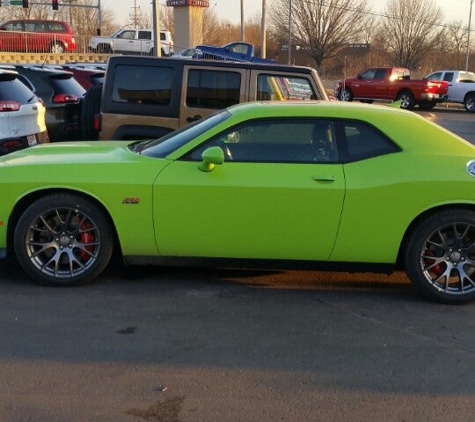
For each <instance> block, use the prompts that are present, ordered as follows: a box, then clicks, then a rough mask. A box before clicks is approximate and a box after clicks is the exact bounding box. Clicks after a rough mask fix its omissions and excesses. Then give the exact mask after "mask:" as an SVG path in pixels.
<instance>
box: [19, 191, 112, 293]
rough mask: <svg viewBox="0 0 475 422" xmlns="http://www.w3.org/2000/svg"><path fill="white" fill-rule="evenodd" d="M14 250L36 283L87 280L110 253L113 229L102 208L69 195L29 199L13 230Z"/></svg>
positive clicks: (107, 261)
mask: <svg viewBox="0 0 475 422" xmlns="http://www.w3.org/2000/svg"><path fill="white" fill-rule="evenodd" d="M14 247H15V253H16V256H17V258H18V261H19V263H20V265H21V267H22V268H23V269H24V271H25V272H26V273H27V274H28V275H30V276H31V277H32V278H33V279H34V280H35V281H37V282H38V283H40V284H45V285H50V286H67V285H77V284H84V283H87V282H90V281H92V280H93V279H94V278H95V277H97V276H98V275H99V274H100V273H101V272H102V271H103V270H104V268H105V267H106V266H107V264H108V263H109V261H110V258H111V256H112V250H113V233H112V228H111V224H110V222H109V220H108V218H107V217H106V216H105V214H104V212H103V211H101V210H100V209H99V208H98V207H97V206H96V205H95V204H94V203H93V202H91V201H90V200H88V199H85V198H82V197H81V196H78V195H74V194H64V193H63V194H52V195H48V196H45V197H43V198H40V199H38V200H37V201H35V202H34V203H32V204H31V205H30V206H29V207H28V208H27V209H26V210H25V212H24V213H23V214H22V216H21V217H20V219H19V221H18V224H17V226H16V228H15V240H14Z"/></svg>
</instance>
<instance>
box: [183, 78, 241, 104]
mask: <svg viewBox="0 0 475 422" xmlns="http://www.w3.org/2000/svg"><path fill="white" fill-rule="evenodd" d="M240 87H241V75H240V74H239V73H237V72H223V71H216V70H201V69H200V70H190V72H189V74H188V86H187V92H186V105H187V106H188V107H201V108H213V109H218V110H219V109H223V108H226V107H229V106H232V105H234V104H238V103H239V94H240Z"/></svg>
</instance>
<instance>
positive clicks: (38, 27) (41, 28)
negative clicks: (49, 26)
mask: <svg viewBox="0 0 475 422" xmlns="http://www.w3.org/2000/svg"><path fill="white" fill-rule="evenodd" d="M33 31H34V32H47V30H46V28H45V24H44V23H43V22H36V23H35V25H34V27H33Z"/></svg>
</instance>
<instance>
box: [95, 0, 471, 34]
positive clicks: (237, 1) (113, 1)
mask: <svg viewBox="0 0 475 422" xmlns="http://www.w3.org/2000/svg"><path fill="white" fill-rule="evenodd" d="M243 1H244V3H243V5H244V18H245V19H246V17H251V16H254V15H256V14H257V15H258V16H260V14H261V11H262V1H261V0H243ZM271 1H272V0H267V4H269V3H270V2H271ZM435 1H436V3H437V4H438V6H439V7H440V8H441V9H442V12H443V13H444V17H445V19H444V20H445V22H452V21H455V20H462V21H466V22H467V25H468V16H469V12H470V0H435ZM209 3H210V8H214V9H215V10H216V14H217V15H218V17H219V18H222V19H228V20H229V21H231V22H232V23H240V21H241V0H209ZM370 3H372V5H373V10H374V11H375V12H380V11H382V10H383V9H384V7H385V5H386V1H385V0H370ZM160 4H163V5H164V4H166V0H160ZM101 5H102V7H106V8H108V9H109V10H112V11H113V12H114V15H115V17H116V19H117V21H118V22H119V23H123V24H125V23H127V22H128V21H129V20H130V16H133V13H134V8H135V7H139V8H140V10H141V11H143V12H144V13H148V14H149V15H151V14H152V1H151V0H101ZM473 9H474V10H473V13H472V28H473V27H475V6H474V7H473Z"/></svg>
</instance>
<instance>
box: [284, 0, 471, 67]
mask: <svg viewBox="0 0 475 422" xmlns="http://www.w3.org/2000/svg"><path fill="white" fill-rule="evenodd" d="M471 1H473V0H471ZM287 44H288V46H287V48H288V50H287V52H288V60H287V64H289V65H290V64H292V0H289V40H288V43H287Z"/></svg>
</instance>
